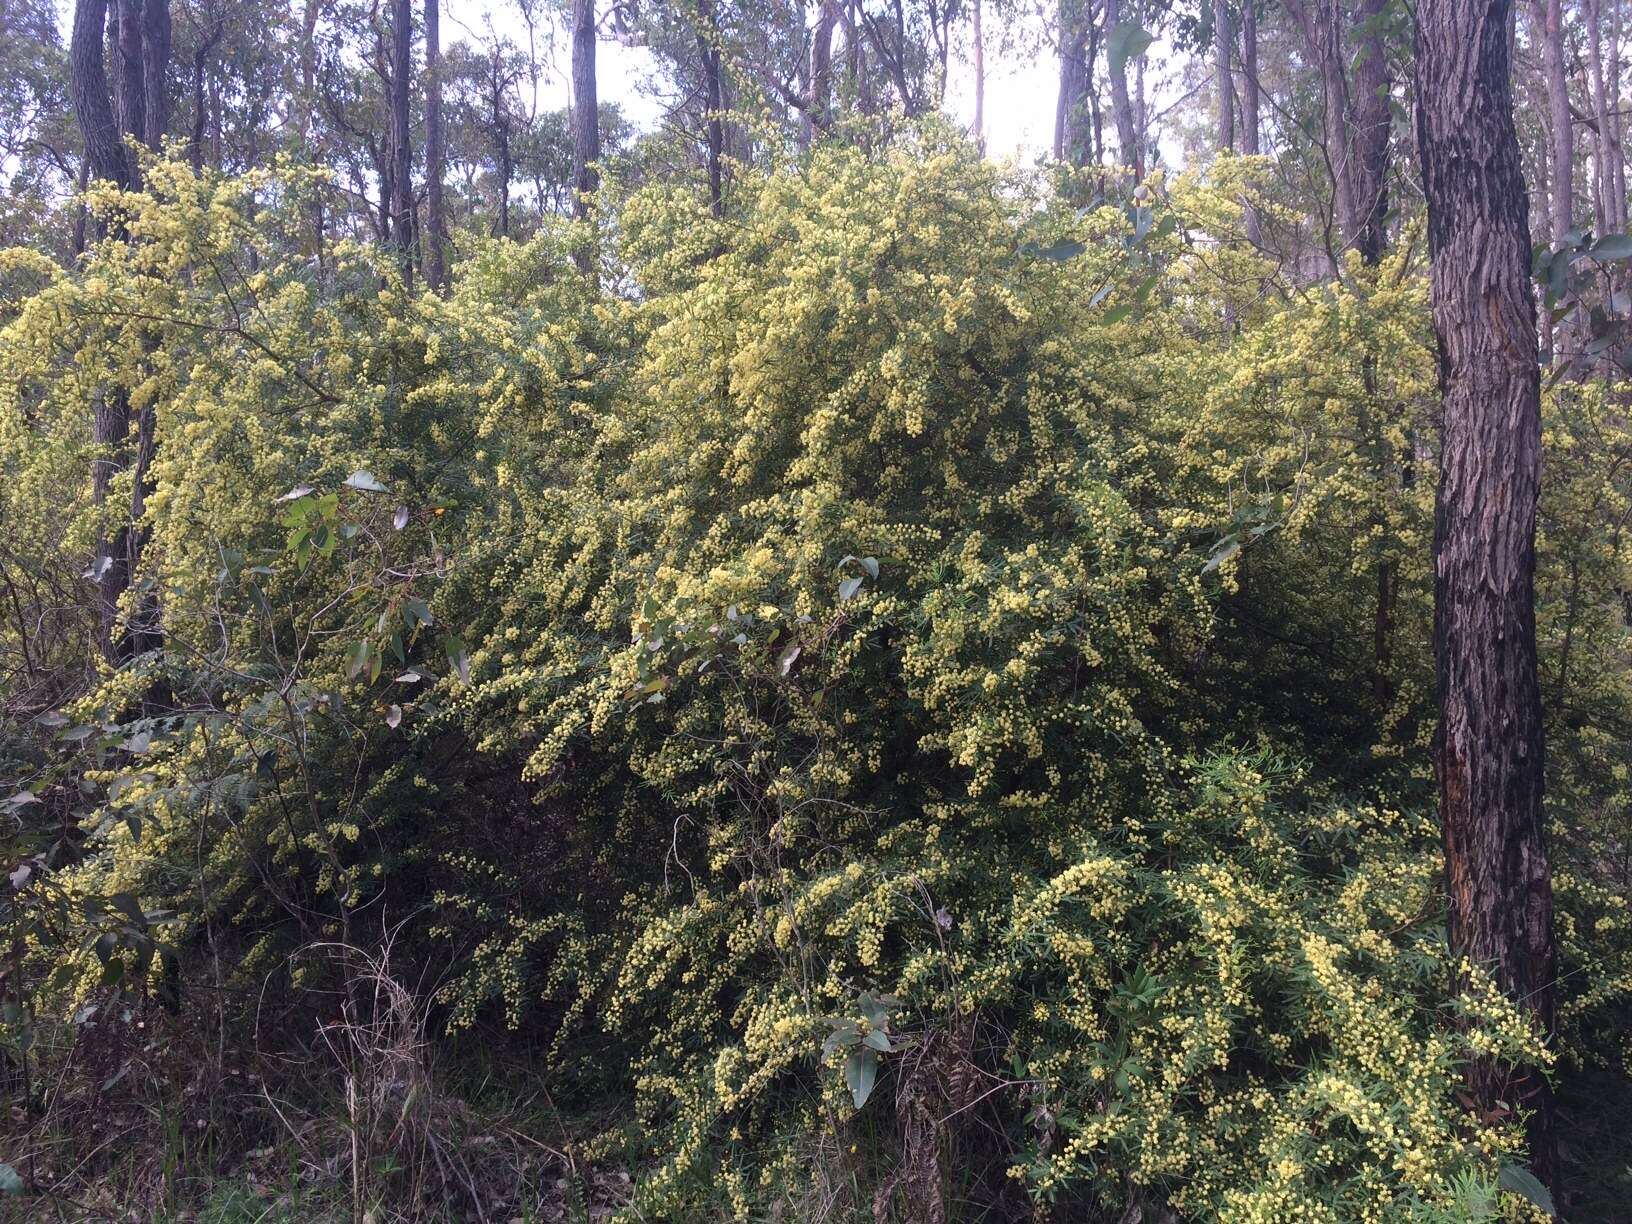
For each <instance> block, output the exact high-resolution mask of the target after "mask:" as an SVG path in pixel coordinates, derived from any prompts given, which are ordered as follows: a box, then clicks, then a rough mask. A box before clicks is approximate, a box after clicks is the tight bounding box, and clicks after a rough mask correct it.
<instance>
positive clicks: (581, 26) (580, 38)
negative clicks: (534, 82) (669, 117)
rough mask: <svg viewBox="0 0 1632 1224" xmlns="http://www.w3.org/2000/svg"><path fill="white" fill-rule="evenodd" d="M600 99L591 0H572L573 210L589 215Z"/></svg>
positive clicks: (594, 182)
mask: <svg viewBox="0 0 1632 1224" xmlns="http://www.w3.org/2000/svg"><path fill="white" fill-rule="evenodd" d="M600 160H601V125H600V101H599V98H598V96H597V92H596V81H595V0H572V174H573V190H574V193H575V199H574V203H573V214H574V215H575V216H578V217H587V216H589V201H590V197H591V196H593V195H594V194H595V190H596V188H597V187H598V186H599V184H598V182H597V176H596V173H595V163H596V162H598V161H600Z"/></svg>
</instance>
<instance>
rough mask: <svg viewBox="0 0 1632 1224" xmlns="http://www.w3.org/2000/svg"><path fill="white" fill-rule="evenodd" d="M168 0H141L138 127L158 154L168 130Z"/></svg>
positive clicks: (150, 146) (148, 144)
mask: <svg viewBox="0 0 1632 1224" xmlns="http://www.w3.org/2000/svg"><path fill="white" fill-rule="evenodd" d="M169 70H170V0H142V119H143V123H142V130H141V132H140V133H139V135H140V136H141V138H142V140H144V141H145V142H146V143H147V147H148V148H150V149H152V150H153V151H154V152H155V153H158V152H160V151H162V150H163V148H164V137H165V133H166V132H168V131H169V130H170V88H169V77H168V74H169Z"/></svg>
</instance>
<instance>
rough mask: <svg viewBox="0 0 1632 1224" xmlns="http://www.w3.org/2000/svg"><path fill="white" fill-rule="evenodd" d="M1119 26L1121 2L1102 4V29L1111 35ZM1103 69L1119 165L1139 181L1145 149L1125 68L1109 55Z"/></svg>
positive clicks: (1114, 1) (1119, 0) (1123, 63)
mask: <svg viewBox="0 0 1632 1224" xmlns="http://www.w3.org/2000/svg"><path fill="white" fill-rule="evenodd" d="M1121 23H1122V3H1121V0H1105V29H1106V30H1107V31H1113V30H1115V29H1116V28H1117V26H1119V25H1120V24H1121ZM1106 67H1107V68H1108V69H1109V72H1110V78H1111V113H1112V115H1113V117H1114V118H1115V120H1116V143H1117V149H1118V152H1119V153H1120V155H1121V158H1122V164H1123V165H1124V166H1126V167H1127V168H1128V169H1130V170H1132V171H1133V173H1134V177H1135V178H1141V179H1142V178H1144V177H1145V148H1144V141H1143V139H1142V138H1141V136H1142V133H1141V132H1140V130H1139V123H1138V120H1137V118H1136V116H1135V114H1134V109H1133V99H1132V97H1131V96H1130V95H1129V93H1128V66H1127V63H1126V61H1124V60H1121V59H1120V58H1119V57H1117V56H1116V55H1111V56H1110V57H1109V60H1108V63H1107V65H1106Z"/></svg>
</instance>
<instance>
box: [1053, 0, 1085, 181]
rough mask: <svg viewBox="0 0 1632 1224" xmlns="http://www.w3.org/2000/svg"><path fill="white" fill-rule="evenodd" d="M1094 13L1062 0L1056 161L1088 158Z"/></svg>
mask: <svg viewBox="0 0 1632 1224" xmlns="http://www.w3.org/2000/svg"><path fill="white" fill-rule="evenodd" d="M1091 21H1092V16H1091V15H1090V14H1088V13H1084V12H1081V11H1080V10H1079V6H1078V5H1077V3H1076V0H1061V3H1060V8H1059V47H1060V93H1059V99H1058V101H1056V103H1055V106H1054V160H1055V161H1060V162H1069V163H1070V164H1071V165H1073V166H1081V165H1083V164H1084V163H1085V162H1086V161H1087V158H1088V152H1087V147H1086V146H1087V144H1088V142H1087V141H1085V140H1084V139H1083V130H1084V124H1085V123H1086V122H1087V116H1086V115H1084V113H1083V103H1084V101H1085V100H1086V95H1087V93H1088V70H1087V58H1088V29H1089V25H1090V23H1091Z"/></svg>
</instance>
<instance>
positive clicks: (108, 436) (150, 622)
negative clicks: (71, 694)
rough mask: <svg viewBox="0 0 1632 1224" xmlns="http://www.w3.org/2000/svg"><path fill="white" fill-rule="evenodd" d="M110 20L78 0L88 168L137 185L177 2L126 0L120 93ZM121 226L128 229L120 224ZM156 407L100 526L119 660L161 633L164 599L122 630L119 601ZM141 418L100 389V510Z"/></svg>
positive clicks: (77, 73) (78, 111) (162, 107)
mask: <svg viewBox="0 0 1632 1224" xmlns="http://www.w3.org/2000/svg"><path fill="white" fill-rule="evenodd" d="M109 24H110V23H109V13H108V9H107V5H106V2H105V0H78V2H77V3H76V5H75V8H74V24H73V32H72V35H71V39H70V44H69V89H70V93H71V96H72V98H73V104H74V113H75V115H76V117H77V118H78V121H79V125H80V129H81V131H82V132H83V134H84V136H85V147H86V162H87V168H88V171H87V172H88V174H90V175H94V176H95V177H96V178H99V179H107V180H109V181H111V182H113V183H115V184H117V185H118V186H120V187H127V188H128V187H131V186H133V185H134V182H135V177H136V171H135V167H134V165H133V164H132V162H131V159H130V156H129V153H128V150H126V148H125V147H124V143H123V138H124V136H125V135H127V134H128V135H132V136H135V137H136V138H137V139H139V140H142V141H144V142H145V143H147V144H148V146H149V147H151V148H155V149H156V148H158V147H159V146H160V144H161V143H162V141H163V138H164V125H165V122H166V120H167V118H168V115H169V103H168V96H167V93H166V72H167V70H168V68H169V55H170V10H169V4H168V0H149V2H148V4H147V5H146V6H145V8H144V7H143V6H139V5H137V4H136V3H135V2H134V0H119V7H118V9H117V11H116V14H115V20H114V21H113V23H112V24H113V27H114V30H115V49H114V57H113V58H114V61H115V65H116V67H117V73H116V76H115V91H114V92H112V93H110V90H109V87H108V78H107V72H106V70H105V68H104V66H103V55H104V37H105V35H106V31H107V29H108V26H109ZM116 102H117V106H116ZM113 232H114V233H116V234H117V233H120V232H122V230H121V229H120V228H119V227H118V226H117V225H116V226H115V228H114V231H113ZM154 413H155V408H154V406H153V405H151V404H149V405H147V406H146V407H144V408H143V409H142V411H141V412H140V413H139V414H137V424H138V428H137V447H136V454H135V456H134V460H135V464H136V470H135V472H134V476H135V481H134V487H133V491H132V494H131V502H130V505H129V508H128V512H127V513H125V514H123V515H121V516H120V521H119V523H118V525H117V526H114V527H112V529H111V530H110V529H109V528H108V527H107V526H106V525H104V526H103V527H101V528H100V529H99V530H98V534H97V539H96V543H95V552H94V560H93V561H92V565H91V577H92V578H93V580H94V581H95V583H96V588H97V610H98V622H99V626H100V633H99V642H100V646H101V649H102V653H103V656H104V657H105V658H106V659H107V660H108V662H109V663H111V664H114V665H115V666H117V665H119V664H120V663H123V662H125V661H127V660H128V659H129V658H130V657H131V656H132V655H133V654H135V653H137V652H138V651H140V650H145V649H149V648H151V647H152V646H154V645H156V644H157V642H158V640H159V638H158V609H157V602H156V599H154V598H151V597H150V598H148V599H147V600H145V601H144V603H143V606H142V609H141V610H140V615H138V617H137V618H136V622H135V624H134V625H133V627H132V630H131V631H130V632H122V631H121V630H120V628H119V604H120V601H121V600H122V598H123V597H124V595H125V593H126V592H127V591H128V590H129V589H130V582H131V575H132V573H133V572H134V571H135V569H136V567H137V565H138V564H139V563H140V561H141V552H142V547H143V544H144V543H145V534H144V533H143V532H142V530H141V529H140V526H139V524H140V520H141V518H142V515H143V513H144V510H145V505H146V499H147V497H148V495H149V494H150V493H151V486H150V483H149V479H148V472H149V470H150V468H151V462H152V456H153V448H154V427H155V415H154ZM131 423H132V414H131V408H130V399H129V396H128V395H127V394H126V393H125V392H124V390H123V389H122V388H113V389H107V390H101V391H98V392H96V394H95V396H94V399H93V411H92V424H91V437H92V441H93V442H94V443H95V444H96V447H97V454H96V458H95V459H94V460H93V461H92V463H91V500H92V502H93V504H94V505H96V506H97V507H98V508H99V509H101V508H105V507H106V505H107V501H108V493H109V491H110V489H111V487H112V484H113V479H114V477H115V475H116V474H118V473H119V472H121V471H123V470H124V469H125V468H126V467H127V466H128V465H129V464H130V463H131V462H132V458H133V456H131V455H130V453H129V442H130V427H131Z"/></svg>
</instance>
